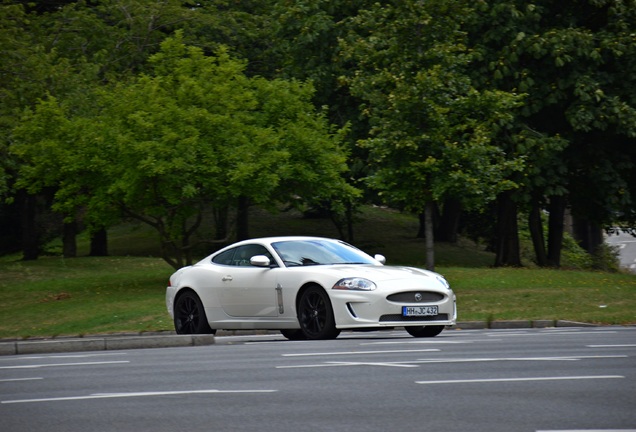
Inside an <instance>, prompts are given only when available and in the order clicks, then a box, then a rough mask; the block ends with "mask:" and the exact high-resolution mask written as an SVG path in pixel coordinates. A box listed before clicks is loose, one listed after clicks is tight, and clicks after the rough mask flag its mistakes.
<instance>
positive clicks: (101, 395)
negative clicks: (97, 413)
mask: <svg viewBox="0 0 636 432" xmlns="http://www.w3.org/2000/svg"><path fill="white" fill-rule="evenodd" d="M276 391H278V390H184V391H160V392H133V393H94V394H91V395H86V396H68V397H57V398H41V399H17V400H6V401H2V402H0V403H3V404H16V403H33V402H59V401H72V400H88V399H113V398H128V397H152V396H172V395H189V394H221V393H246V394H252V393H274V392H276Z"/></svg>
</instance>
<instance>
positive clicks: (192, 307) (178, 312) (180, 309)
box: [174, 291, 216, 334]
mask: <svg viewBox="0 0 636 432" xmlns="http://www.w3.org/2000/svg"><path fill="white" fill-rule="evenodd" d="M174 328H175V330H176V331H177V334H214V333H216V331H215V330H212V329H211V328H210V324H208V319H207V317H206V316H205V309H204V308H203V303H201V299H199V296H197V295H196V294H195V293H194V292H192V291H186V292H184V293H183V294H181V295H180V296H179V297H178V298H177V300H176V301H175V304H174Z"/></svg>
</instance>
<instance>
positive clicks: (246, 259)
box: [232, 244, 274, 267]
mask: <svg viewBox="0 0 636 432" xmlns="http://www.w3.org/2000/svg"><path fill="white" fill-rule="evenodd" d="M255 255H265V256H266V257H267V258H269V260H270V262H274V259H273V258H272V255H271V254H270V253H269V252H268V251H267V249H265V246H261V245H256V244H253V245H244V246H239V247H237V248H236V253H235V254H234V257H233V262H232V265H235V266H241V267H248V266H251V265H252V264H251V263H250V259H251V258H252V257H253V256H255Z"/></svg>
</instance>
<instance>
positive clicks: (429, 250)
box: [424, 201, 435, 271]
mask: <svg viewBox="0 0 636 432" xmlns="http://www.w3.org/2000/svg"><path fill="white" fill-rule="evenodd" d="M434 206H435V205H434V203H433V202H432V201H429V202H427V203H426V207H424V226H425V227H426V228H425V233H426V240H425V243H426V269H427V270H430V271H435V239H434V238H433V207H434Z"/></svg>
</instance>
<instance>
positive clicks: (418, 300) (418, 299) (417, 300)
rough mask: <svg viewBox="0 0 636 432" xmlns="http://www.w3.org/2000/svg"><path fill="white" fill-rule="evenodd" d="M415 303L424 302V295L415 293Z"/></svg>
mask: <svg viewBox="0 0 636 432" xmlns="http://www.w3.org/2000/svg"><path fill="white" fill-rule="evenodd" d="M415 301H416V302H421V301H422V294H420V293H415Z"/></svg>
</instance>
